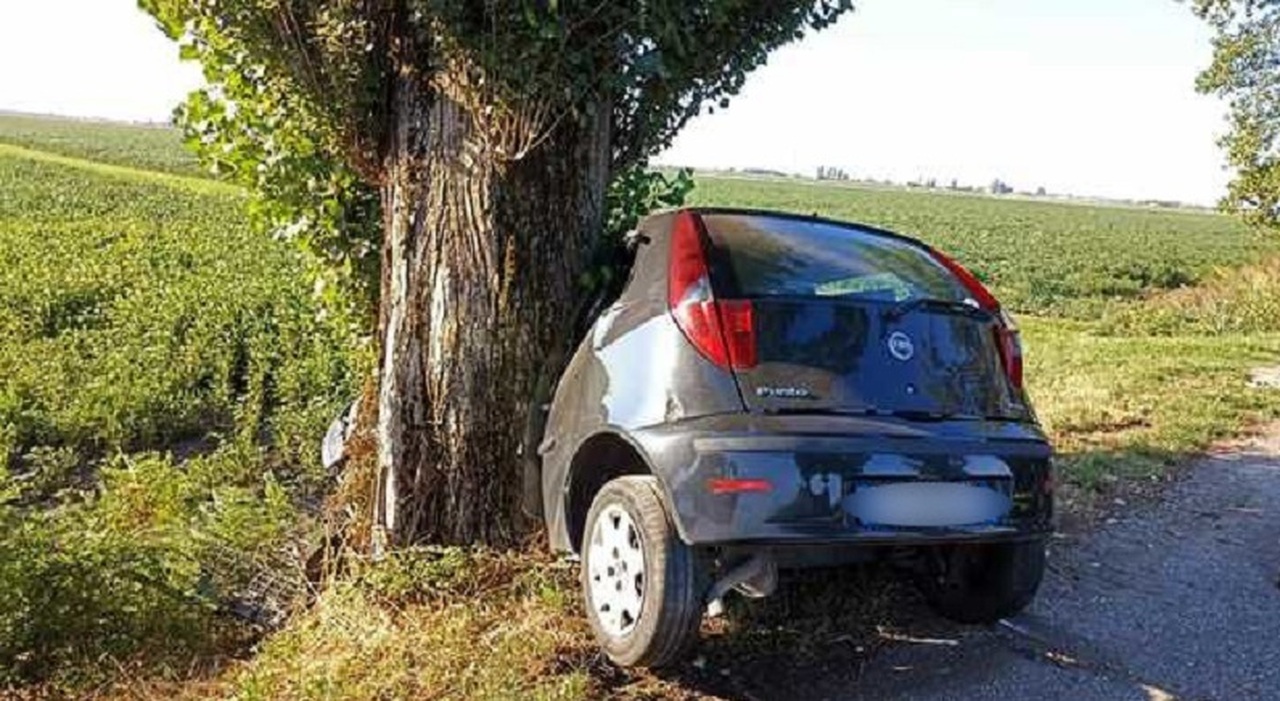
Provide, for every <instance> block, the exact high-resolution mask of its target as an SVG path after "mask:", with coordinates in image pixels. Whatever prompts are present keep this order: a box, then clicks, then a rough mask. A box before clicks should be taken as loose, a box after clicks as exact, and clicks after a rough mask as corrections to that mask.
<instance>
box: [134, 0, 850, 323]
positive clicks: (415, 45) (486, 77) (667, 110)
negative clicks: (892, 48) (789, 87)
mask: <svg viewBox="0 0 1280 701" xmlns="http://www.w3.org/2000/svg"><path fill="white" fill-rule="evenodd" d="M139 4H140V5H141V7H142V8H143V9H144V10H146V11H147V12H149V13H151V14H152V15H153V16H154V17H155V18H156V19H157V20H158V22H159V24H160V27H161V28H162V29H163V30H164V31H165V32H166V33H167V34H168V35H169V36H170V37H172V38H173V39H175V40H177V41H178V42H179V43H180V46H181V52H182V56H183V57H184V58H187V59H193V60H198V61H199V62H200V63H201V65H202V66H203V69H204V75H205V78H206V81H207V83H208V85H207V86H206V87H204V88H202V89H200V90H198V91H196V92H194V93H192V95H191V96H190V97H189V99H188V100H187V102H186V103H185V104H184V105H183V106H182V107H180V108H179V110H178V112H177V119H178V122H179V124H180V125H182V126H183V127H184V129H185V131H186V133H187V138H188V142H189V144H190V145H191V146H193V147H194V148H195V150H196V151H197V153H199V154H200V156H201V158H202V160H203V161H204V162H205V163H206V164H207V165H209V166H210V167H211V168H213V169H214V170H215V172H217V173H219V174H220V175H222V176H224V177H227V178H229V179H232V180H235V181H237V182H240V183H242V184H244V185H246V186H248V187H249V188H250V190H251V191H252V192H254V193H255V194H256V198H255V202H254V205H253V212H254V214H255V215H256V216H257V217H258V220H259V221H260V222H261V223H262V224H263V225H264V226H265V227H266V228H268V229H270V230H271V231H273V232H275V233H276V234H278V235H280V236H283V237H286V238H290V239H293V240H297V241H299V242H300V243H301V244H303V246H304V247H305V248H306V249H307V250H309V251H311V252H312V253H314V254H315V255H316V258H317V260H318V261H320V262H321V263H323V265H321V266H319V267H318V268H317V272H319V273H320V274H321V276H322V279H323V280H324V281H325V282H328V283H336V287H342V288H345V289H347V290H349V291H352V292H354V294H353V295H347V296H348V297H350V298H353V299H355V300H357V302H356V303H357V305H359V306H361V307H363V308H365V309H370V308H372V306H373V305H374V303H375V300H374V296H375V295H376V292H377V277H376V270H377V265H378V256H377V243H378V239H379V235H380V224H381V222H380V218H379V215H378V198H377V193H376V188H377V187H378V186H379V185H380V184H381V182H382V178H383V175H384V172H385V171H384V167H385V163H384V160H385V158H386V157H387V148H388V140H389V138H390V137H391V134H390V133H389V130H390V129H391V128H392V127H391V125H392V120H391V119H389V116H390V115H389V110H390V109H391V106H390V102H391V100H390V91H391V90H392V89H393V84H394V82H395V81H394V78H395V76H396V74H397V73H403V72H412V73H414V74H415V75H417V76H419V77H420V78H421V80H423V81H424V82H429V81H431V80H432V76H433V75H435V74H437V73H443V72H444V71H443V70H442V69H444V68H446V67H450V68H454V69H458V68H459V67H461V70H453V71H449V73H450V75H453V76H457V75H461V76H462V78H461V79H457V78H453V79H451V80H453V82H454V83H463V84H450V85H437V86H436V88H437V89H438V90H442V91H449V92H451V93H452V94H453V95H455V96H456V97H459V98H460V99H462V100H464V101H465V102H466V103H467V104H469V105H470V106H471V107H472V108H473V109H474V110H475V111H476V112H478V113H480V114H482V115H483V116H484V119H483V120H481V121H482V122H483V123H484V124H485V125H487V127H486V129H485V132H486V133H485V134H484V135H483V139H484V140H485V141H487V142H488V143H487V149H486V153H487V154H489V155H493V154H497V155H498V156H499V157H502V158H507V159H518V158H520V157H521V155H522V153H523V152H525V151H527V150H528V149H529V148H532V147H534V146H536V144H537V143H538V140H539V139H541V138H543V137H544V136H545V134H546V133H547V131H548V130H550V129H552V128H554V127H555V126H556V124H557V123H558V122H560V121H562V120H572V119H589V118H591V117H592V116H593V115H592V114H591V112H592V111H593V110H597V109H601V107H600V105H605V106H607V108H608V109H610V110H611V125H612V128H611V132H612V138H611V141H612V154H613V156H612V163H611V171H612V173H613V177H612V181H613V183H614V185H613V192H612V194H611V195H610V202H609V204H610V205H611V206H613V207H622V209H620V210H618V213H616V214H610V215H609V221H610V223H611V225H612V226H611V227H610V232H609V233H618V232H619V231H623V230H625V228H626V227H625V226H621V225H622V224H623V223H624V222H625V221H626V220H627V219H628V218H630V217H633V216H634V214H635V213H636V212H637V211H638V210H639V208H642V207H646V206H652V205H654V204H666V205H671V204H679V203H680V201H682V199H683V197H682V195H683V193H685V192H687V191H688V188H689V185H688V182H687V177H686V178H680V179H677V180H667V179H665V178H664V177H663V176H655V175H646V174H645V167H646V165H647V162H648V158H649V157H650V156H651V155H653V154H654V153H656V152H657V151H659V150H661V149H662V148H664V147H666V146H667V145H668V144H669V143H670V142H671V139H672V138H673V137H674V135H675V134H676V133H677V132H678V131H679V130H680V128H681V127H682V126H683V125H684V124H685V123H686V122H687V121H688V120H689V119H690V118H692V117H693V116H695V115H697V114H698V113H699V112H700V111H701V110H703V109H704V108H708V109H715V108H716V107H727V106H728V103H729V98H730V97H731V96H733V95H734V94H736V93H737V92H738V91H739V90H740V89H741V87H742V85H743V82H744V80H745V77H746V75H747V73H748V72H749V71H751V70H752V69H754V68H756V67H757V66H759V65H761V64H762V63H764V61H765V59H766V57H767V55H768V52H769V51H770V50H772V49H773V48H775V47H777V46H779V45H781V44H784V43H787V42H789V41H792V40H794V39H797V38H799V37H801V36H803V34H804V32H805V30H807V29H810V28H813V29H819V28H822V27H825V26H827V25H829V24H830V23H831V22H833V21H834V20H835V19H836V18H837V17H838V16H839V15H840V14H841V13H843V12H844V11H846V10H849V9H850V8H851V3H850V0H820V1H818V2H814V1H813V0H806V1H790V2H758V1H755V0H717V1H714V2H685V1H683V0H661V1H658V2H652V1H647V2H590V1H573V0H562V1H559V2H557V1H555V0H542V1H533V0H503V1H493V0H490V1H488V2H478V1H466V0H139ZM611 240H612V241H613V243H607V244H605V245H604V247H605V248H606V249H609V250H612V249H613V248H616V237H611ZM611 247H612V248H611ZM602 255H603V257H604V258H608V257H609V256H608V255H607V254H602ZM599 274H600V275H601V276H607V275H609V274H610V273H607V272H603V271H601V272H600V273H599ZM589 287H590V286H589ZM326 289H332V288H328V287H327V288H326Z"/></svg>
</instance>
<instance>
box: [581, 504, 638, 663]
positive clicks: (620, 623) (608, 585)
mask: <svg viewBox="0 0 1280 701" xmlns="http://www.w3.org/2000/svg"><path fill="white" fill-rule="evenodd" d="M587 548H588V551H587V583H588V588H589V589H590V593H591V606H592V608H593V609H594V610H595V614H596V619H597V620H598V621H599V623H600V627H601V628H603V629H604V632H606V633H608V634H609V635H611V636H614V637H618V636H622V635H626V634H627V633H629V632H631V630H632V629H633V628H635V625H636V623H637V622H638V621H639V620H640V609H641V607H642V606H643V605H644V587H645V577H644V547H643V544H642V543H641V542H640V531H639V529H638V528H636V524H635V521H633V520H632V518H631V515H630V514H628V513H627V511H626V509H623V508H622V507H620V506H617V505H615V504H610V505H609V506H607V507H605V509H604V510H602V511H601V512H600V516H599V517H598V518H596V521H595V524H594V525H593V526H592V529H591V539H590V541H589V543H588V546H587Z"/></svg>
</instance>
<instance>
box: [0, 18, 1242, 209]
mask: <svg viewBox="0 0 1280 701" xmlns="http://www.w3.org/2000/svg"><path fill="white" fill-rule="evenodd" d="M857 4H858V9H857V11H855V12H854V13H853V14H851V15H848V16H847V17H846V18H845V19H843V20H842V21H841V22H840V23H839V24H837V25H836V26H835V27H832V28H830V29H828V30H826V31H824V32H821V33H818V34H814V35H812V36H810V37H808V38H806V39H805V40H804V41H802V42H800V43H798V44H794V45H791V46H788V47H784V48H783V49H781V50H779V51H778V52H776V53H775V54H774V55H773V57H772V58H771V59H770V61H769V64H768V65H767V66H765V67H764V68H762V69H760V70H759V71H757V72H756V73H755V74H753V75H752V76H751V78H750V79H749V80H748V82H747V87H746V88H745V90H744V91H743V93H742V94H741V95H740V96H739V97H738V98H737V99H735V100H734V102H733V104H732V105H731V107H730V108H729V109H728V110H725V111H720V110H717V112H716V114H714V115H705V116H703V117H700V118H698V119H697V120H696V121H695V122H693V123H692V124H690V126H689V127H688V128H687V129H686V130H685V132H683V133H682V134H681V135H680V136H679V137H678V138H677V140H676V142H675V143H674V144H673V146H672V148H671V149H670V150H669V151H668V152H666V153H664V154H662V156H661V157H660V158H659V162H663V163H669V164H680V165H693V166H702V167H749V166H756V167H765V168H774V169H780V170H787V171H797V172H804V173H812V172H813V171H814V169H815V168H816V167H817V166H818V165H831V166H839V167H842V168H844V169H845V170H847V171H848V172H850V173H851V174H853V175H855V176H862V177H875V178H892V179H894V180H900V181H901V180H907V179H913V178H919V177H934V178H938V179H939V180H942V181H947V180H950V179H951V178H958V179H959V180H960V181H962V182H967V183H973V184H986V183H988V182H990V181H991V180H992V179H993V178H997V177H998V178H1001V179H1003V180H1005V181H1008V182H1010V183H1012V184H1013V185H1015V186H1017V187H1020V188H1028V189H1034V188H1035V187H1038V186H1044V187H1046V188H1048V189H1049V190H1051V191H1058V192H1073V193H1077V194H1093V195H1104V196H1114V197H1136V198H1145V197H1159V198H1170V199H1182V200H1186V201H1191V202H1199V203H1212V202H1213V201H1214V200H1216V199H1217V197H1219V196H1220V195H1221V193H1222V191H1223V189H1224V187H1225V183H1226V181H1227V179H1228V174H1227V173H1226V172H1225V171H1224V170H1223V169H1222V165H1221V164H1222V160H1223V159H1222V156H1221V153H1220V152H1219V150H1218V148H1217V147H1216V145H1215V143H1214V140H1215V137H1216V136H1217V135H1218V134H1219V133H1221V131H1222V130H1223V128H1224V122H1223V118H1222V115H1223V112H1224V110H1223V107H1222V105H1221V104H1220V103H1219V102H1218V101H1217V100H1216V99H1214V98H1210V97H1204V96H1200V95H1197V94H1196V93H1195V91H1194V88H1193V84H1194V80H1195V75H1196V72H1197V71H1198V70H1199V69H1200V68H1201V67H1202V66H1204V65H1205V64H1206V63H1207V62H1208V60H1209V54H1210V45H1209V36H1210V35H1209V32H1208V30H1207V28H1206V27H1204V26H1202V24H1201V23H1200V22H1199V21H1198V20H1196V19H1195V17H1193V16H1192V15H1191V12H1190V10H1189V9H1188V8H1187V6H1186V5H1185V4H1184V3H1180V2H1176V1H1175V0H1110V1H1105V0H863V1H862V2H860V3H857ZM0 65H3V66H5V70H3V71H0V109H11V110H24V111H36V112H52V113H58V114H72V115H82V116H101V117H111V118H117V119H133V120H146V119H152V120H160V119H164V118H165V117H166V116H167V115H168V113H169V111H170V109H171V108H172V106H173V105H174V104H175V103H176V102H178V101H179V100H180V99H181V98H182V96H183V95H184V94H185V93H186V91H187V90H189V89H190V88H191V87H192V86H194V85H196V84H197V83H198V81H199V71H198V70H197V69H196V68H195V67H194V66H190V65H183V64H180V63H179V62H178V60H177V51H176V49H175V48H174V47H173V45H172V44H170V43H169V42H168V41H167V40H166V39H164V38H163V37H162V36H161V35H160V33H159V32H158V31H157V30H155V29H154V27H153V25H152V23H151V20H150V19H149V18H147V17H146V16H144V15H142V14H141V13H140V12H139V11H137V10H136V8H135V4H134V2H133V0H41V2H8V3H4V4H3V5H0Z"/></svg>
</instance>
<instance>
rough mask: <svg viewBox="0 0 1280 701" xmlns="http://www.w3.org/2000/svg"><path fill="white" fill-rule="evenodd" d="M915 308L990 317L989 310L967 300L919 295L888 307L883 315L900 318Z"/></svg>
mask: <svg viewBox="0 0 1280 701" xmlns="http://www.w3.org/2000/svg"><path fill="white" fill-rule="evenodd" d="M917 309H929V310H932V311H940V312H948V313H951V314H964V315H966V316H980V317H983V318H986V319H989V318H991V312H989V311H987V310H986V309H983V308H982V307H978V306H975V305H973V304H970V303H968V302H957V301H956V300H953V299H933V298H929V297H921V298H918V299H909V300H906V301H905V302H899V303H897V304H895V305H893V306H892V307H889V309H888V311H886V312H885V313H884V315H885V317H887V318H889V319H900V318H902V317H903V316H905V315H907V314H909V313H911V312H913V311H915V310H917Z"/></svg>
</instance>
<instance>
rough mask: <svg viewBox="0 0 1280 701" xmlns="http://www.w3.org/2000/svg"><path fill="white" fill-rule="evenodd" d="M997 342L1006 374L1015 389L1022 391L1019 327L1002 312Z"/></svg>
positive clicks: (997, 330) (997, 331)
mask: <svg viewBox="0 0 1280 701" xmlns="http://www.w3.org/2000/svg"><path fill="white" fill-rule="evenodd" d="M996 340H997V341H999V343H1000V360H1001V361H1002V362H1003V363H1004V372H1005V374H1006V375H1008V376H1009V382H1010V383H1012V384H1013V386H1014V387H1017V388H1018V389H1022V338H1021V336H1020V335H1019V334H1018V325H1017V324H1015V323H1013V318H1012V317H1010V316H1009V315H1008V314H1006V313H1005V312H1003V311H1001V312H1000V328H998V329H996Z"/></svg>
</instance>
